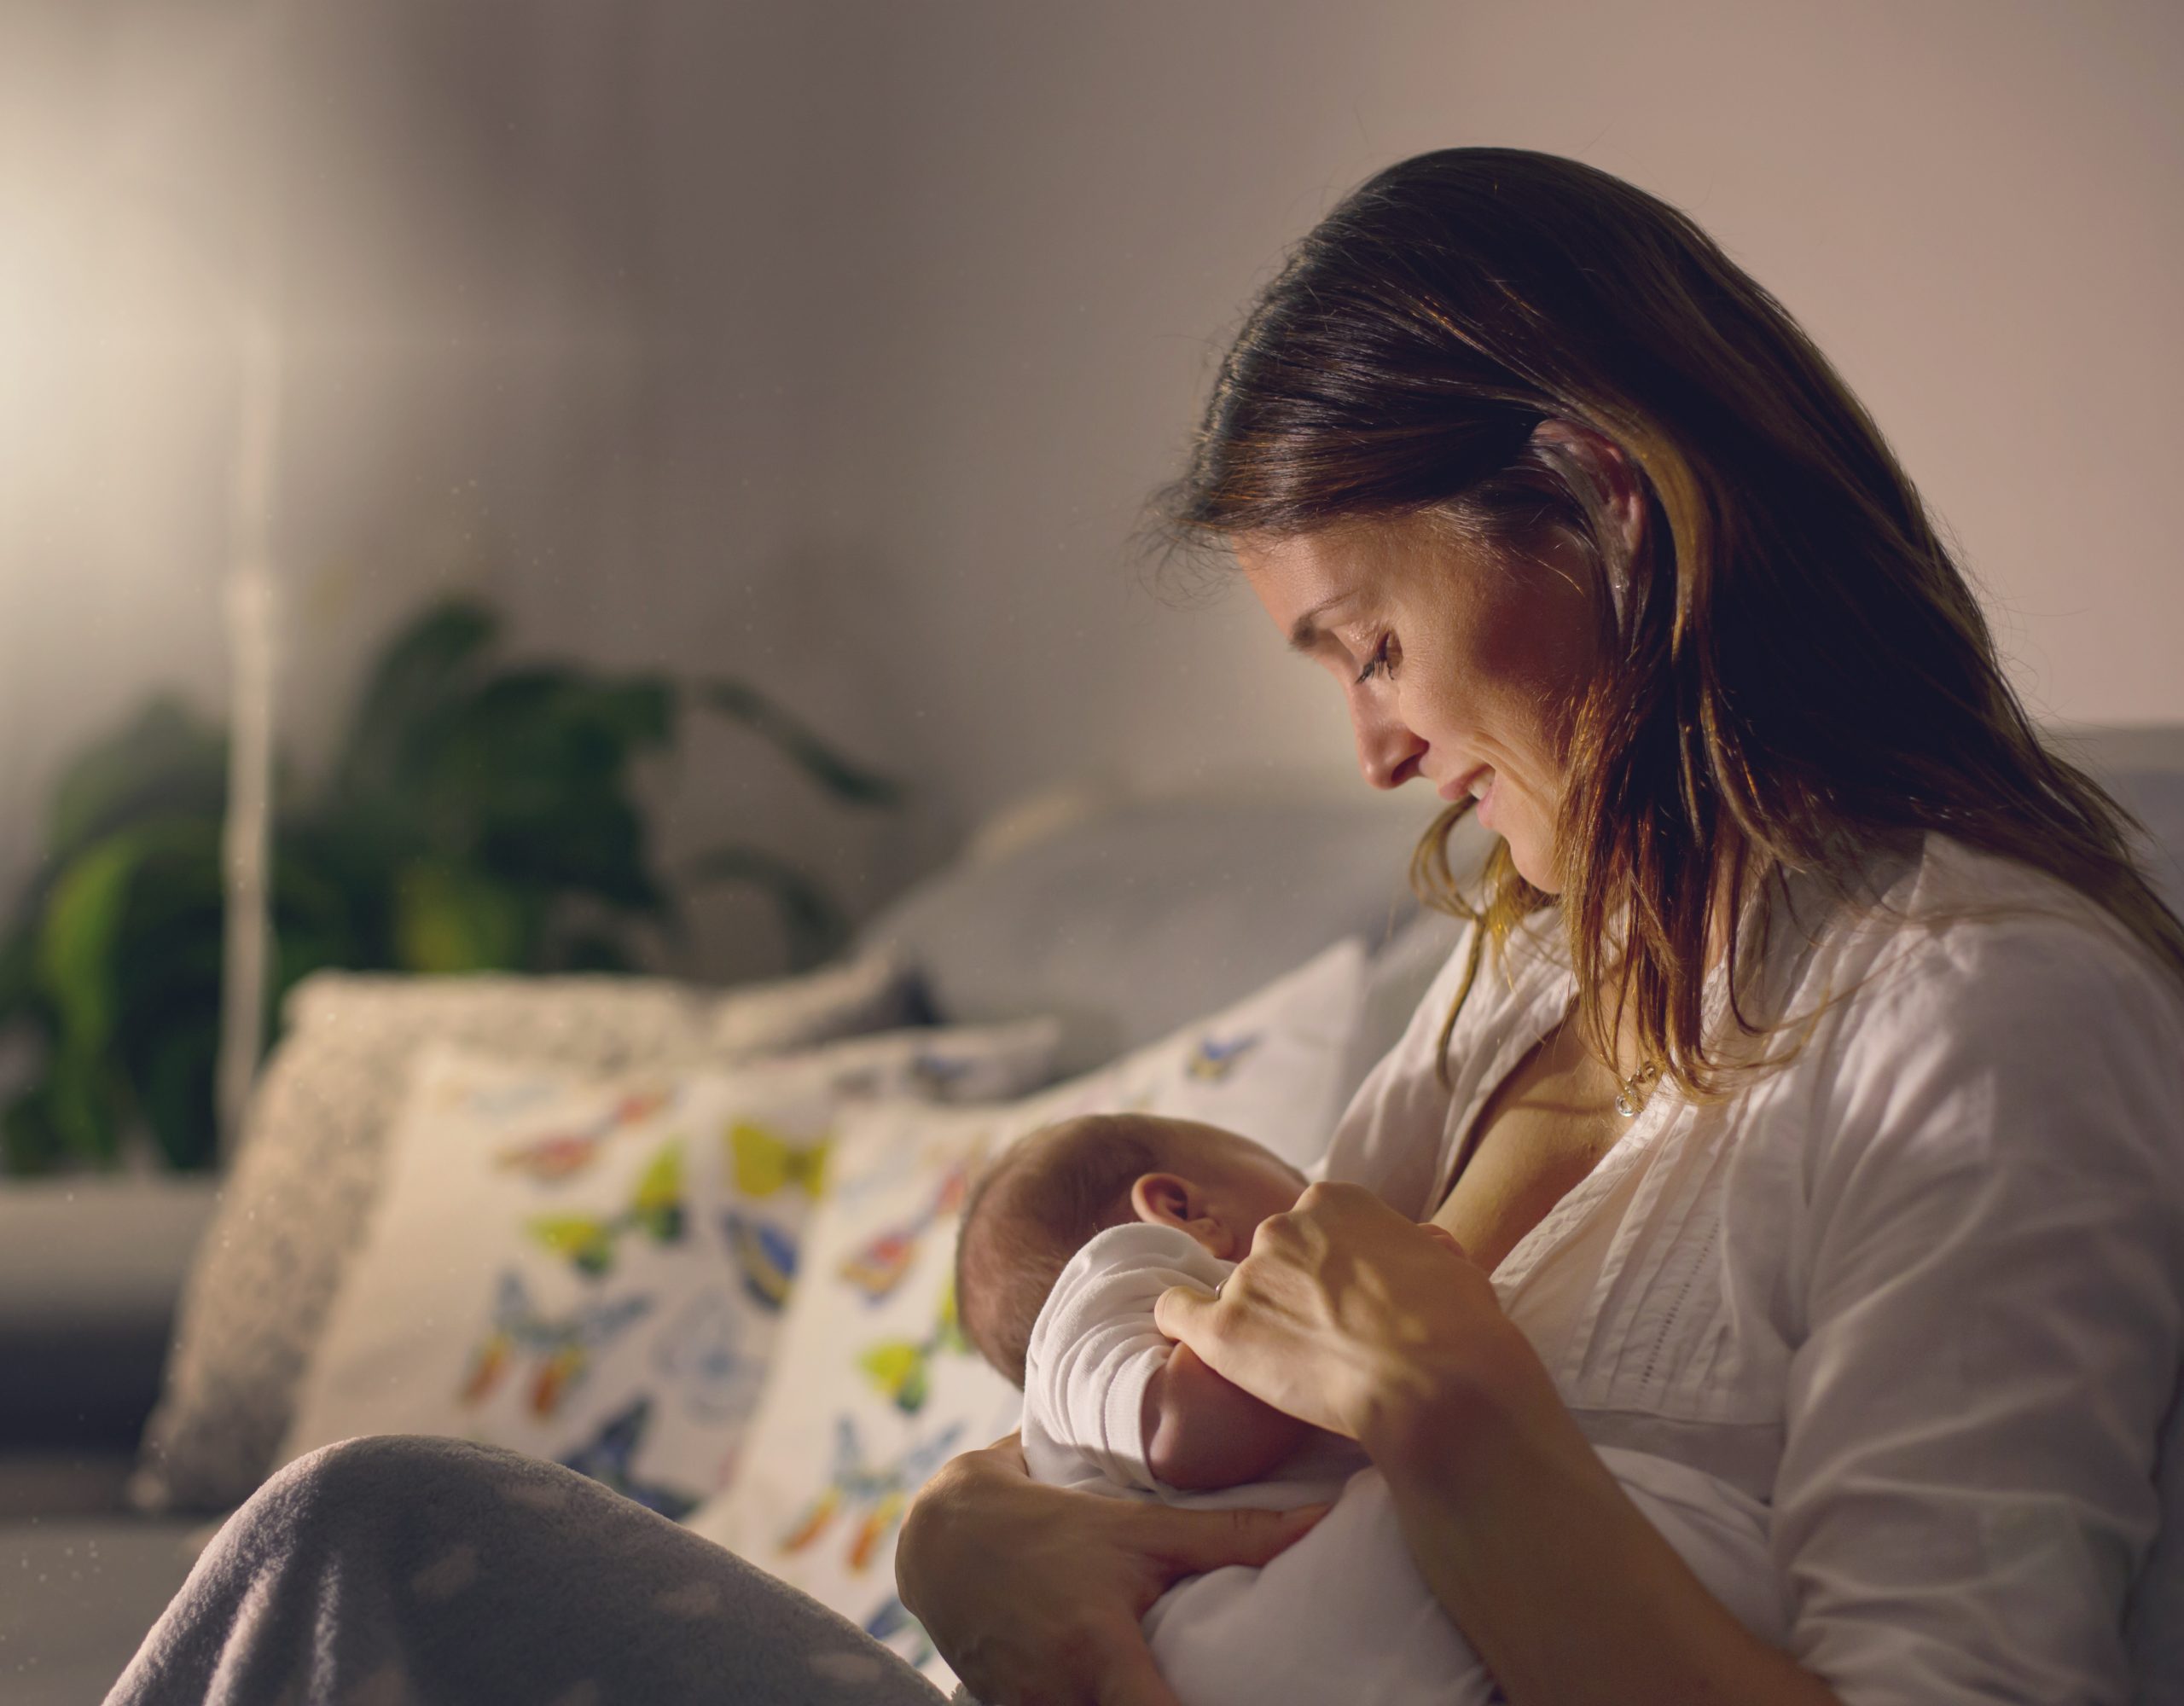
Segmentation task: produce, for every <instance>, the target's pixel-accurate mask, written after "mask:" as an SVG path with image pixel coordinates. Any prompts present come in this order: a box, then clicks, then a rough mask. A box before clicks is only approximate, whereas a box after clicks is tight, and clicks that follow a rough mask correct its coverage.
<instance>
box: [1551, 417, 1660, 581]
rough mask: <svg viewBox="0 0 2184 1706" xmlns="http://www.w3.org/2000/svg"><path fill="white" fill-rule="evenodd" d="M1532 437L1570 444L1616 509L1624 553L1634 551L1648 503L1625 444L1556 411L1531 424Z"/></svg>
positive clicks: (1643, 525)
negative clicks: (1567, 418)
mask: <svg viewBox="0 0 2184 1706" xmlns="http://www.w3.org/2000/svg"><path fill="white" fill-rule="evenodd" d="M1532 437H1533V438H1546V439H1548V440H1551V441H1552V442H1554V443H1556V444H1564V445H1566V446H1568V447H1569V449H1570V450H1571V454H1572V455H1574V456H1576V457H1577V460H1578V461H1581V462H1583V464H1584V466H1585V471H1586V472H1587V473H1589V474H1590V475H1591V476H1592V478H1593V481H1594V485H1597V486H1599V488H1600V491H1601V493H1602V494H1603V495H1604V496H1606V499H1607V501H1608V508H1610V509H1611V510H1612V511H1613V512H1614V514H1615V519H1616V525H1617V527H1618V529H1619V530H1620V531H1621V532H1622V535H1623V554H1624V556H1625V557H1626V558H1627V557H1629V555H1630V554H1633V553H1635V551H1636V550H1637V548H1638V540H1639V537H1640V536H1641V533H1642V532H1643V531H1644V530H1645V525H1646V503H1645V498H1644V496H1643V494H1642V493H1641V490H1640V488H1639V484H1638V473H1637V469H1636V468H1635V467H1634V466H1633V464H1632V462H1631V460H1630V458H1629V456H1627V455H1625V454H1624V452H1623V447H1622V446H1621V445H1620V444H1617V443H1616V442H1615V440H1614V439H1612V438H1609V437H1608V436H1607V435H1606V433H1604V432H1594V430H1593V429H1592V428H1591V427H1586V426H1582V425H1580V424H1579V423H1578V422H1577V421H1565V420H1563V419H1561V418H1560V416H1558V415H1548V417H1547V419H1545V420H1544V421H1541V422H1540V423H1539V425H1538V426H1536V427H1534V428H1532Z"/></svg>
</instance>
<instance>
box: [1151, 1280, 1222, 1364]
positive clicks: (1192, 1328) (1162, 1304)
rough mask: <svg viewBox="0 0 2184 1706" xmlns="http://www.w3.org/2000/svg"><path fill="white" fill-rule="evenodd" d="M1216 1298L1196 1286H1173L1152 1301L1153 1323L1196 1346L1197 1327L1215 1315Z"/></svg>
mask: <svg viewBox="0 0 2184 1706" xmlns="http://www.w3.org/2000/svg"><path fill="white" fill-rule="evenodd" d="M1215 1301H1216V1299H1215V1298H1214V1296H1213V1294H1212V1293H1211V1292H1210V1291H1199V1289H1198V1288H1197V1287H1196V1286H1194V1285H1170V1287H1169V1288H1168V1289H1167V1290H1166V1291H1163V1292H1162V1293H1161V1294H1160V1295H1159V1297H1155V1298H1154V1299H1153V1326H1156V1327H1158V1328H1159V1329H1160V1331H1161V1332H1163V1333H1165V1334H1166V1335H1167V1337H1168V1338H1172V1339H1176V1340H1179V1341H1182V1342H1183V1343H1190V1344H1192V1346H1193V1348H1194V1349H1195V1348H1196V1345H1195V1335H1196V1330H1197V1328H1198V1326H1199V1323H1200V1322H1202V1321H1204V1320H1205V1318H1206V1316H1208V1315H1209V1314H1212V1312H1213V1306H1214V1303H1215Z"/></svg>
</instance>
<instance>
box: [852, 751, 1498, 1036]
mask: <svg viewBox="0 0 2184 1706" xmlns="http://www.w3.org/2000/svg"><path fill="white" fill-rule="evenodd" d="M1437 811H1438V804H1436V802H1434V801H1433V800H1432V798H1431V797H1430V796H1429V795H1426V793H1424V792H1422V791H1414V793H1413V794H1412V795H1410V796H1397V797H1396V798H1392V799H1387V798H1376V797H1374V796H1372V795H1370V794H1368V793H1366V792H1364V791H1363V790H1362V788H1361V789H1359V790H1357V791H1356V793H1355V795H1354V796H1348V795H1345V796H1330V795H1324V794H1310V795H1303V796H1297V795H1271V796H1264V797H1250V796H1246V797H1240V798H1207V797H1203V796H1192V797H1188V798H1168V799H1141V800H1134V801H1128V802H1125V803H1124V804H1119V805H1116V806H1114V807H1112V808H1111V809H1107V810H1105V811H1102V812H1100V813H1098V814H1097V815H1093V816H1091V817H1089V818H1088V819H1086V820H1083V821H1078V822H1076V823H1072V824H1071V825H1069V826H1068V827H1067V828H1066V830H1064V831H1060V832H1058V833H1053V834H1050V835H1048V836H1045V837H1043V838H1038V839H1035V840H1033V841H1031V844H1029V845H1019V846H1017V847H1015V848H1014V850H1011V851H1009V852H1008V853H1006V854H1004V855H1003V856H999V857H996V858H993V859H990V860H985V861H976V860H973V861H967V862H957V863H955V864H952V865H950V866H949V867H947V868H945V869H944V870H943V871H942V872H940V873H938V874H936V875H935V876H933V877H931V878H928V879H926V880H925V881H924V882H921V883H920V884H918V885H915V887H913V888H912V889H911V890H910V891H909V892H908V893H906V894H905V895H903V897H900V898H899V899H898V900H897V901H896V902H895V903H894V904H893V905H892V906H890V907H888V908H886V910H885V911H883V912H882V913H880V914H879V915H878V916H877V917H875V918H874V919H873V920H871V921H870V922H869V923H868V925H867V926H865V928H864V930H863V931H862V932H861V934H860V936H859V938H858V945H859V947H860V948H861V949H865V950H867V951H872V950H876V949H882V948H892V949H895V950H896V951H897V952H900V953H902V954H903V955H905V957H907V958H908V959H909V961H910V963H911V964H912V965H914V966H915V967H916V968H917V969H918V971H919V972H920V973H921V976H922V977H923V978H924V980H925V983H926V990H927V993H928V994H929V995H930V996H931V997H932V1002H933V1006H934V1007H935V1008H936V1009H937V1010H938V1013H940V1014H941V1015H942V1016H943V1017H944V1018H946V1019H948V1020H949V1021H950V1022H951V1023H960V1024H982V1023H987V1022H990V1021H994V1020H998V1019H1002V1018H1019V1017H1022V1016H1024V1015H1026V1014H1031V1013H1054V1014H1056V1015H1058V1016H1059V1017H1060V1018H1061V1019H1062V1021H1063V1026H1064V1029H1063V1036H1062V1045H1061V1053H1060V1057H1059V1058H1058V1059H1057V1061H1056V1068H1057V1070H1058V1071H1060V1072H1061V1073H1062V1074H1063V1075H1064V1076H1068V1075H1071V1074H1074V1073H1077V1072H1081V1071H1089V1069H1091V1068H1092V1067H1095V1066H1097V1065H1101V1064H1102V1063H1103V1062H1105V1061H1107V1060H1110V1059H1113V1058H1114V1057H1115V1056H1116V1055H1117V1054H1119V1053H1123V1052H1124V1050H1126V1049H1130V1048H1133V1047H1137V1046H1139V1045H1140V1044H1142V1043H1146V1042H1152V1041H1153V1040H1155V1039H1156V1038H1159V1037H1161V1036H1166V1035H1167V1034H1168V1033H1169V1032H1170V1031H1172V1030H1175V1029H1176V1026H1178V1025H1181V1024H1186V1023H1188V1021H1189V1020H1190V1019H1192V1018H1195V1017H1197V1016H1198V1015H1199V1014H1202V1013H1214V1012H1217V1011H1218V1010H1219V1009H1220V1008H1221V1007H1224V1006H1226V1005H1227V1004H1228V1003H1229V1002H1231V1001H1235V1000H1237V999H1239V998H1240V997H1241V996H1243V995H1246V994H1248V993H1249V992H1250V991H1251V990H1252V989H1257V988H1258V987H1260V986H1261V985H1262V984H1266V983H1268V982H1269V981H1270V980H1271V979H1273V978H1276V977H1278V976H1280V975H1281V973H1282V972H1284V971H1286V970H1287V969H1288V968H1289V967H1291V966H1296V965H1298V964H1300V963H1301V962H1303V961H1304V960H1308V959H1310V957H1311V956H1312V955H1314V954H1315V953H1316V952H1318V951H1319V950H1320V949H1322V948H1324V947H1326V946H1327V944H1328V943H1333V942H1335V941H1338V940H1339V939H1340V938H1341V937H1345V936H1348V935H1356V936H1360V937H1363V938H1364V940H1365V942H1366V943H1367V944H1368V947H1371V948H1374V949H1377V948H1379V947H1380V946H1381V945H1382V944H1383V943H1385V942H1386V941H1387V940H1388V939H1389V938H1390V937H1391V936H1392V935H1393V934H1394V933H1395V931H1397V929H1398V928H1399V927H1400V926H1402V925H1403V924H1404V923H1405V922H1406V921H1407V920H1409V918H1410V916H1411V915H1412V914H1413V913H1414V911H1415V910H1416V902H1415V901H1414V899H1413V898H1412V897H1411V893H1410V888H1409V882H1408V880H1407V873H1408V872H1409V865H1410V854H1411V850H1412V848H1413V846H1414V844H1416V842H1417V840H1418V838H1419V837H1420V835H1421V834H1422V833H1424V832H1425V830H1426V827H1428V826H1429V825H1430V824H1431V823H1432V820H1433V817H1434V815H1435V813H1436V812H1437ZM1466 828H1467V833H1469V834H1471V835H1472V836H1473V837H1479V836H1483V833H1484V832H1480V831H1478V830H1476V829H1475V828H1474V827H1472V826H1467V827H1466ZM1482 844H1483V842H1482Z"/></svg>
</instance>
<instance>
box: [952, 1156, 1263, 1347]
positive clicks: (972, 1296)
mask: <svg viewBox="0 0 2184 1706" xmlns="http://www.w3.org/2000/svg"><path fill="white" fill-rule="evenodd" d="M1304 1185H1305V1179H1304V1175H1303V1174H1301V1173H1299V1172H1298V1170H1297V1169H1295V1168H1293V1167H1292V1166H1290V1165H1289V1163H1287V1162H1286V1161H1283V1160H1282V1159H1281V1158H1280V1157H1279V1156H1277V1155H1275V1153H1274V1152H1272V1151H1271V1150H1269V1149H1266V1148H1264V1147H1263V1146H1260V1145H1258V1144H1256V1143H1253V1142H1252V1140H1250V1139H1249V1138H1247V1137H1239V1136H1238V1135H1237V1134H1235V1133H1234V1132H1233V1131H1223V1129H1221V1128H1220V1127H1219V1126H1212V1125H1201V1124H1199V1123H1198V1122H1197V1121H1196V1120H1182V1119H1165V1118H1162V1117H1160V1116H1159V1115H1156V1114H1083V1115H1080V1116H1079V1117H1077V1118H1075V1119H1066V1120H1060V1121H1057V1122H1056V1123H1054V1124H1053V1125H1049V1126H1042V1127H1041V1128H1040V1129H1038V1130H1037V1131H1035V1132H1032V1133H1031V1134H1028V1135H1026V1136H1025V1137H1024V1138H1022V1139H1020V1140H1019V1141H1017V1142H1016V1143H1014V1144H1012V1145H1011V1146H1009V1147H1008V1149H1007V1150H1005V1151H1003V1152H1002V1156H1001V1158H1000V1159H999V1160H997V1161H996V1162H995V1163H994V1164H993V1165H992V1166H991V1167H990V1168H988V1169H986V1171H985V1173H984V1174H983V1175H980V1177H979V1181H978V1182H977V1183H976V1184H975V1185H973V1187H971V1194H970V1198H969V1200H968V1201H967V1203H966V1204H965V1205H964V1209H963V1223H962V1230H961V1233H960V1234H959V1235H958V1237H957V1239H956V1314H957V1316H958V1318H959V1319H960V1320H961V1322H962V1324H963V1331H964V1333H965V1334H966V1335H967V1337H968V1338H969V1339H970V1341H971V1343H973V1344H974V1345H976V1346H977V1347H978V1349H979V1354H980V1355H983V1356H984V1357H985V1359H986V1361H989V1362H990V1363H991V1364H993V1366H994V1367H996V1368H998V1369H999V1370H1001V1372H1002V1373H1004V1374H1006V1375H1008V1378H1010V1379H1012V1380H1014V1382H1015V1383H1016V1384H1018V1385H1019V1386H1021V1385H1022V1384H1024V1351H1025V1346H1026V1345H1027V1344H1029V1343H1031V1326H1032V1323H1033V1322H1035V1321H1036V1320H1038V1318H1039V1311H1040V1310H1041V1309H1043V1308H1044V1307H1045V1305H1046V1301H1047V1294H1048V1292H1049V1291H1053V1290H1054V1281H1055V1280H1057V1279H1058V1278H1060V1274H1061V1270H1062V1269H1063V1268H1066V1267H1067V1266H1068V1265H1069V1259H1070V1257H1072V1256H1074V1255H1076V1254H1077V1251H1078V1250H1081V1249H1082V1248H1083V1246H1084V1245H1086V1244H1087V1243H1088V1242H1089V1241H1090V1240H1091V1239H1092V1238H1093V1237H1094V1236H1095V1235H1096V1234H1098V1233H1102V1232H1105V1231H1106V1230H1107V1228H1108V1227H1118V1226H1124V1225H1127V1224H1128V1223H1129V1222H1130V1221H1160V1222H1161V1223H1163V1224H1164V1225H1167V1226H1172V1227H1179V1228H1181V1229H1182V1231H1184V1232H1187V1233H1189V1234H1190V1235H1191V1236H1192V1237H1193V1238H1194V1239H1197V1240H1198V1241H1199V1243H1200V1244H1201V1245H1204V1246H1205V1248H1206V1250H1208V1251H1210V1252H1211V1254H1212V1255H1214V1256H1218V1257H1220V1258H1221V1259H1222V1260H1223V1261H1224V1262H1240V1261H1242V1260H1243V1258H1244V1256H1245V1255H1246V1253H1247V1252H1248V1251H1249V1250H1250V1249H1251V1247H1252V1233H1255V1232H1257V1231H1258V1226H1259V1222H1260V1221H1263V1220H1265V1219H1266V1218H1267V1217H1268V1216H1270V1215H1278V1214H1282V1213H1285V1212H1286V1211H1287V1210H1290V1209H1292V1208H1294V1207H1295V1206H1296V1204H1297V1198H1298V1197H1299V1196H1301V1195H1302V1194H1303V1193H1304Z"/></svg>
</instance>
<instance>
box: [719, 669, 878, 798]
mask: <svg viewBox="0 0 2184 1706" xmlns="http://www.w3.org/2000/svg"><path fill="white" fill-rule="evenodd" d="M690 691H692V692H693V693H696V695H697V696H698V702H699V703H700V705H704V706H706V708H707V709H708V710H711V711H718V712H719V713H720V714H721V715H722V716H723V717H732V718H734V719H735V721H736V722H741V723H742V724H744V725H745V726H746V728H749V729H750V730H751V732H752V734H761V735H764V737H765V738H766V739H767V740H770V741H772V742H773V743H774V745H775V746H778V747H779V748H781V751H783V752H784V753H786V754H787V756H788V757H790V758H792V759H793V760H794V761H795V762H796V763H799V764H800V765H801V766H803V768H804V770H805V771H806V772H807V773H808V774H809V775H810V777H811V779H812V780H814V781H816V782H817V783H818V784H819V785H820V786H822V787H823V788H825V789H826V790H827V791H828V792H830V793H832V794H834V796H835V797H836V798H839V799H843V800H845V801H847V802H848V803H849V804H851V805H863V806H894V805H899V804H902V801H903V788H902V785H901V784H900V783H898V782H896V781H894V780H891V779H890V778H888V777H886V776H883V775H880V774H879V772H877V771H875V770H868V769H865V768H864V767H863V766H862V765H860V764H856V763H851V761H850V760H849V759H847V758H845V757H842V756H841V755H840V754H839V752H837V751H834V748H833V747H832V746H828V744H827V743H826V742H825V741H823V740H821V739H820V738H819V737H818V736H817V735H816V734H813V733H812V732H811V730H810V728H806V727H805V726H804V724H803V723H802V722H799V721H798V720H797V719H796V718H794V717H791V716H790V715H789V714H788V713H787V711H783V710H782V709H781V707H780V706H779V705H775V703H774V702H773V701H772V700H771V699H768V698H767V697H766V696H765V695H764V693H760V692H759V691H758V689H757V688H753V687H748V686H746V685H745V684H744V683H743V682H728V681H712V682H703V683H701V684H700V685H699V686H697V687H695V688H692V689H690Z"/></svg>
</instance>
